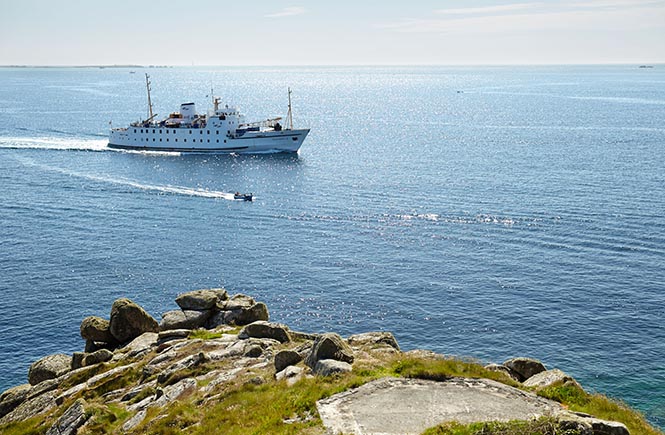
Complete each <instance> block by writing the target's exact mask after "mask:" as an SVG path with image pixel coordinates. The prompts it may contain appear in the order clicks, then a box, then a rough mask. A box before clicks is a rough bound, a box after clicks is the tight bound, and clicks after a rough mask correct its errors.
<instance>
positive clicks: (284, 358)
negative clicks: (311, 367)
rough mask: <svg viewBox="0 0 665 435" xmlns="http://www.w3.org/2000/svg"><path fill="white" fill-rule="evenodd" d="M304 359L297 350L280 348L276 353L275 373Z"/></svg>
mask: <svg viewBox="0 0 665 435" xmlns="http://www.w3.org/2000/svg"><path fill="white" fill-rule="evenodd" d="M300 361H302V356H301V355H300V354H299V353H298V352H296V351H295V350H280V351H279V352H277V353H276V354H275V373H279V372H281V371H282V370H284V369H285V368H287V367H288V366H292V365H296V364H298V363H299V362H300Z"/></svg>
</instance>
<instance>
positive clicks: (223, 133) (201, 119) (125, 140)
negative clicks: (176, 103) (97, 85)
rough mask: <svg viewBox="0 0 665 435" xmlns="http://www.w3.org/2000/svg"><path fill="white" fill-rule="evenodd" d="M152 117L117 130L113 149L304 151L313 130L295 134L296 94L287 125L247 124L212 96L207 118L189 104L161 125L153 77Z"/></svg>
mask: <svg viewBox="0 0 665 435" xmlns="http://www.w3.org/2000/svg"><path fill="white" fill-rule="evenodd" d="M146 88H147V91H148V118H147V119H146V120H144V121H138V122H134V123H131V124H130V126H129V127H127V128H112V129H111V132H110V134H109V145H108V146H109V148H116V149H128V150H145V151H175V152H197V153H238V154H241V153H247V154H250V153H276V152H289V153H295V152H298V150H299V149H300V146H301V145H302V143H303V141H304V140H305V138H306V137H307V134H308V133H309V129H308V128H303V129H294V128H293V115H292V110H291V89H289V91H288V92H289V108H288V113H287V116H286V125H285V126H283V125H282V124H281V123H280V121H281V120H282V118H272V119H266V120H264V121H259V122H247V121H246V120H245V116H244V115H243V114H242V113H240V110H239V109H238V108H237V107H230V106H228V105H224V106H223V107H222V104H221V103H220V99H219V98H217V97H214V96H213V97H212V102H213V108H212V109H210V110H208V111H207V113H205V114H199V113H197V111H196V105H195V104H194V103H183V104H181V105H180V111H178V112H174V113H171V114H170V115H169V116H168V117H167V118H165V119H162V120H161V121H155V120H154V119H155V118H156V116H157V115H156V114H153V108H152V100H151V97H150V91H151V89H150V77H149V76H148V75H147V74H146Z"/></svg>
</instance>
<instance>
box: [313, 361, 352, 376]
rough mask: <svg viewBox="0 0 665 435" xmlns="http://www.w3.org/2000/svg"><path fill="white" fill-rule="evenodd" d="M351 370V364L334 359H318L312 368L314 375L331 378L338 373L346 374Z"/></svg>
mask: <svg viewBox="0 0 665 435" xmlns="http://www.w3.org/2000/svg"><path fill="white" fill-rule="evenodd" d="M351 370H352V367H351V364H349V363H346V362H344V361H337V360H334V359H320V360H318V361H317V362H316V366H314V373H316V374H317V375H319V376H332V375H335V374H338V373H348V372H350V371H351Z"/></svg>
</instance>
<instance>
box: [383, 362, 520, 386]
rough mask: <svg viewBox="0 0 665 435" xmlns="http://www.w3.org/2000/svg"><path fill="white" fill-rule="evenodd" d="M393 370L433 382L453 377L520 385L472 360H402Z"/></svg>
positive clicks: (396, 372)
mask: <svg viewBox="0 0 665 435" xmlns="http://www.w3.org/2000/svg"><path fill="white" fill-rule="evenodd" d="M392 370H393V372H394V373H395V374H396V375H398V376H401V377H404V378H418V379H429V380H432V381H444V380H446V379H450V378H452V377H466V378H485V379H493V380H495V381H498V382H501V383H503V384H506V385H511V386H513V387H519V385H520V384H519V383H518V382H515V381H514V380H512V379H511V378H510V377H509V376H507V375H506V374H505V373H502V372H494V371H491V370H487V369H485V368H484V367H483V366H482V365H480V364H479V363H477V362H475V361H472V360H464V359H457V358H445V359H424V358H414V357H410V358H401V359H398V360H397V361H396V362H394V363H393V365H392Z"/></svg>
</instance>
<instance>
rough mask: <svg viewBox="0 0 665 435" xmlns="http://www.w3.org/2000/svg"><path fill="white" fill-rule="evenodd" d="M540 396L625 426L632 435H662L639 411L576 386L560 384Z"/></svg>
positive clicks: (542, 391) (540, 392)
mask: <svg viewBox="0 0 665 435" xmlns="http://www.w3.org/2000/svg"><path fill="white" fill-rule="evenodd" d="M538 395H539V396H542V397H545V398H547V399H552V400H556V401H557V402H560V403H562V404H564V405H565V406H566V407H567V408H568V409H570V410H571V411H576V412H584V413H586V414H590V415H593V416H594V417H597V418H600V419H604V420H615V421H620V422H621V423H623V424H625V425H626V427H627V428H628V431H629V432H630V433H631V435H659V434H660V435H662V432H660V431H658V430H656V429H655V428H653V427H652V426H651V425H649V423H648V422H647V421H646V419H645V418H644V416H643V415H642V414H640V413H639V412H638V411H636V410H634V409H631V408H629V407H628V406H626V405H624V404H623V403H620V402H617V401H614V400H610V399H609V398H607V397H605V396H603V395H600V394H589V393H587V392H585V391H584V390H583V389H581V388H580V387H578V386H576V385H570V384H564V383H558V384H554V385H552V386H550V387H548V388H545V389H543V390H541V391H539V392H538Z"/></svg>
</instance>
